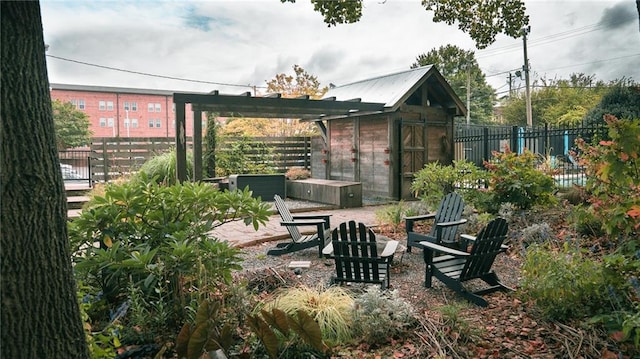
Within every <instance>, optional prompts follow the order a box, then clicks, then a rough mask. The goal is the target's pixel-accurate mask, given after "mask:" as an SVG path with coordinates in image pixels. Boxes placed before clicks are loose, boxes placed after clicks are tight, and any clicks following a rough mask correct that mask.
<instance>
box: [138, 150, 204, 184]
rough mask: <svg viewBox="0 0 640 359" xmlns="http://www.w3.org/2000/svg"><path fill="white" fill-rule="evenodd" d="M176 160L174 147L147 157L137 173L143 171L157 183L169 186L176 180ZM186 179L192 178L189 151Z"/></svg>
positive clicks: (189, 154) (191, 158)
mask: <svg viewBox="0 0 640 359" xmlns="http://www.w3.org/2000/svg"><path fill="white" fill-rule="evenodd" d="M176 161H177V157H176V150H175V149H174V150H171V151H170V152H165V153H163V154H160V155H158V156H155V157H153V158H151V159H149V160H148V161H147V162H145V163H144V164H143V165H142V166H141V167H140V169H139V170H138V173H140V174H142V173H144V175H145V176H146V177H147V178H153V179H154V180H155V181H156V182H158V183H162V184H165V185H168V186H171V185H174V184H176V182H177V176H176V172H177V170H176ZM187 179H189V180H190V179H193V154H191V152H188V153H187Z"/></svg>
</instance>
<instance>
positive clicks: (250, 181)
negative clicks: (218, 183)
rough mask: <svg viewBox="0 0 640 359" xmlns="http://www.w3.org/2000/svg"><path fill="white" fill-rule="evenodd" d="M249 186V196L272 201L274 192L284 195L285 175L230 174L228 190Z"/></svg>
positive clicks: (283, 196)
mask: <svg viewBox="0 0 640 359" xmlns="http://www.w3.org/2000/svg"><path fill="white" fill-rule="evenodd" d="M246 186H249V189H250V190H251V192H252V194H251V197H253V198H258V197H261V198H262V200H263V201H267V202H269V201H273V196H275V195H276V194H277V195H279V196H280V197H282V198H285V197H286V185H285V177H284V175H283V174H274V175H230V176H229V190H230V191H233V190H235V189H239V190H243V189H244V188H245V187H246Z"/></svg>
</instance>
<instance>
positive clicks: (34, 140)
mask: <svg viewBox="0 0 640 359" xmlns="http://www.w3.org/2000/svg"><path fill="white" fill-rule="evenodd" d="M0 10H1V12H0V19H1V29H2V30H1V32H2V35H1V39H2V49H1V53H2V58H1V60H2V61H1V65H0V66H1V68H2V71H1V72H0V81H1V82H2V88H1V90H0V92H1V93H2V95H1V98H2V107H1V109H0V122H1V124H0V129H1V130H2V135H1V136H2V145H1V148H2V156H1V157H2V210H1V212H2V214H1V218H2V219H1V226H0V228H2V238H1V240H0V243H1V245H2V254H1V258H2V264H1V267H2V278H1V283H2V295H1V298H2V299H1V300H2V314H1V319H2V325H1V326H2V329H1V331H2V349H1V355H0V356H1V357H2V358H86V357H87V356H88V353H87V348H86V344H85V336H84V331H83V328H82V321H81V319H80V312H79V307H78V302H77V299H76V286H75V282H74V279H73V272H72V267H71V256H70V251H69V242H68V239H67V211H66V209H67V206H66V200H65V195H64V185H63V181H62V173H61V172H60V163H59V161H58V152H57V148H56V138H55V133H54V124H53V112H52V107H51V98H50V94H49V81H48V79H47V67H46V61H45V54H44V46H45V44H44V39H43V34H42V21H41V17H40V4H39V3H38V2H32V1H20V2H17V1H2V2H1V4H0Z"/></svg>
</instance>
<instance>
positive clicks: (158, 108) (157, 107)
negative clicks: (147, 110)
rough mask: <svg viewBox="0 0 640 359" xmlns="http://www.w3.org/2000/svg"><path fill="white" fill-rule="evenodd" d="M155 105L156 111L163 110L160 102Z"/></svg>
mask: <svg viewBox="0 0 640 359" xmlns="http://www.w3.org/2000/svg"><path fill="white" fill-rule="evenodd" d="M155 106H156V112H162V107H160V104H159V103H156V104H155Z"/></svg>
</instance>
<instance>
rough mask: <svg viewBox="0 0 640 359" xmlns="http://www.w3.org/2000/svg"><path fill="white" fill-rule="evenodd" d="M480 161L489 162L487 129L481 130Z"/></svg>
mask: <svg viewBox="0 0 640 359" xmlns="http://www.w3.org/2000/svg"><path fill="white" fill-rule="evenodd" d="M482 157H483V158H482V160H483V161H489V127H483V128H482Z"/></svg>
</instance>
